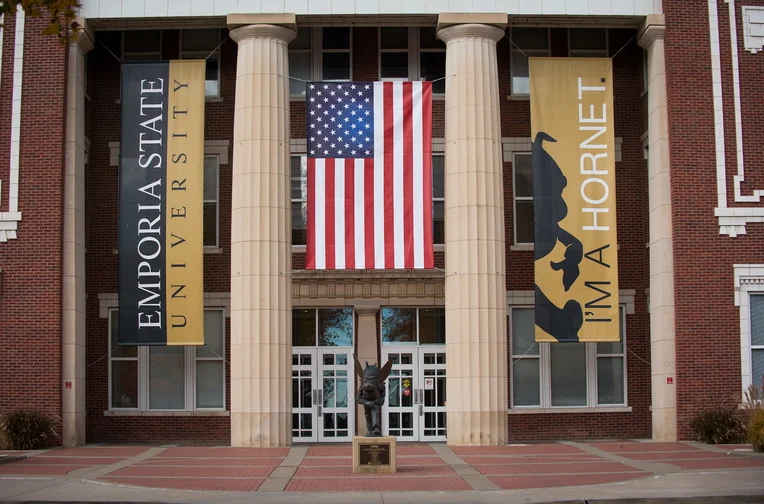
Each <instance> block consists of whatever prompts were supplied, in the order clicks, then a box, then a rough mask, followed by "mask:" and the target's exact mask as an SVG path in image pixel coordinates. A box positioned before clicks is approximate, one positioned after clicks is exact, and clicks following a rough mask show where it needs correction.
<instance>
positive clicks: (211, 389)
mask: <svg viewBox="0 0 764 504" xmlns="http://www.w3.org/2000/svg"><path fill="white" fill-rule="evenodd" d="M224 384H225V375H224V374H223V362H222V361H196V407H197V408H222V407H223V398H224V397H225V395H224V394H225V393H224V392H223V389H224Z"/></svg>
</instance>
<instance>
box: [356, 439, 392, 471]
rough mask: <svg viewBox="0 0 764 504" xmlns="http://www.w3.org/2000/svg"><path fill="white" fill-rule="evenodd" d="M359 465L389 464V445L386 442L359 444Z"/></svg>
mask: <svg viewBox="0 0 764 504" xmlns="http://www.w3.org/2000/svg"><path fill="white" fill-rule="evenodd" d="M358 448H359V452H360V465H362V466H363V465H375V466H376V465H390V445H389V444H386V443H384V444H383V443H378V444H376V443H375V444H360V445H359V446H358Z"/></svg>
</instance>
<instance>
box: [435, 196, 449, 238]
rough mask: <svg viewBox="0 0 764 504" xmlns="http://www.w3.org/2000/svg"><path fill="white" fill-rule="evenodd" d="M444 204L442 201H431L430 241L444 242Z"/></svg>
mask: <svg viewBox="0 0 764 504" xmlns="http://www.w3.org/2000/svg"><path fill="white" fill-rule="evenodd" d="M445 206H446V204H445V203H444V202H442V201H433V202H432V242H433V243H437V244H441V243H446V218H445Z"/></svg>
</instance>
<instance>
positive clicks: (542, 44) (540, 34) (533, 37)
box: [510, 28, 549, 49]
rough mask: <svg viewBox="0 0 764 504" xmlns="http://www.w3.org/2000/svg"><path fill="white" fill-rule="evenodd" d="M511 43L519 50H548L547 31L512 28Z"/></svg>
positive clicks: (542, 29)
mask: <svg viewBox="0 0 764 504" xmlns="http://www.w3.org/2000/svg"><path fill="white" fill-rule="evenodd" d="M512 42H514V43H515V45H517V47H519V48H520V49H548V48H549V29H548V28H512ZM510 45H511V44H510ZM511 46H512V48H513V49H514V48H515V46H514V45H511Z"/></svg>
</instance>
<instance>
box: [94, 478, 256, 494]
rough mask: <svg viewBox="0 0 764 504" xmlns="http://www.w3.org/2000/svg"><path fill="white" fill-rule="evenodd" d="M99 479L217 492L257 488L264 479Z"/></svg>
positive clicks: (245, 490) (136, 484) (156, 486)
mask: <svg viewBox="0 0 764 504" xmlns="http://www.w3.org/2000/svg"><path fill="white" fill-rule="evenodd" d="M101 481H106V482H108V483H120V484H124V485H134V486H142V487H152V488H179V489H182V490H207V491H218V492H250V491H254V490H257V489H258V488H260V485H262V483H263V481H265V480H264V479H241V478H239V479H237V478H123V477H120V478H103V479H101Z"/></svg>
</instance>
